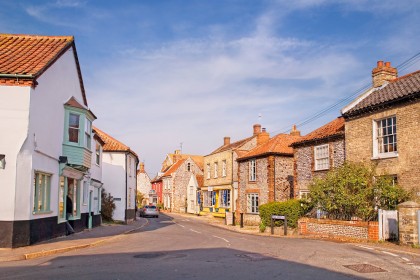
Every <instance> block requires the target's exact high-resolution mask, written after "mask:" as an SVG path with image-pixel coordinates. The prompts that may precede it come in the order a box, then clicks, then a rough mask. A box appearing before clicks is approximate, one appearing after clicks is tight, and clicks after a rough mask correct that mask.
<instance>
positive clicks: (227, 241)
mask: <svg viewBox="0 0 420 280" xmlns="http://www.w3.org/2000/svg"><path fill="white" fill-rule="evenodd" d="M213 237H216V238H219V239H222V240H223V241H225V242H226V243H229V240H227V239H224V238H223V237H219V236H216V235H213Z"/></svg>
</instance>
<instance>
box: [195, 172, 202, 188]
mask: <svg viewBox="0 0 420 280" xmlns="http://www.w3.org/2000/svg"><path fill="white" fill-rule="evenodd" d="M195 178H196V179H197V185H198V187H199V188H201V187H203V186H204V176H203V175H195Z"/></svg>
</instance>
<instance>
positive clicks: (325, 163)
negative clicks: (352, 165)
mask: <svg viewBox="0 0 420 280" xmlns="http://www.w3.org/2000/svg"><path fill="white" fill-rule="evenodd" d="M314 161H315V171H318V170H328V169H330V145H329V144H323V145H318V146H315V147H314Z"/></svg>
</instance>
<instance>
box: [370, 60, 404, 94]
mask: <svg viewBox="0 0 420 280" xmlns="http://www.w3.org/2000/svg"><path fill="white" fill-rule="evenodd" d="M397 77H398V71H397V68H394V67H392V66H391V62H385V65H384V62H383V61H382V60H380V61H378V63H377V66H376V68H374V69H373V70H372V83H373V87H375V88H376V87H380V86H382V85H383V84H384V83H385V82H389V81H392V80H394V79H396V78H397Z"/></svg>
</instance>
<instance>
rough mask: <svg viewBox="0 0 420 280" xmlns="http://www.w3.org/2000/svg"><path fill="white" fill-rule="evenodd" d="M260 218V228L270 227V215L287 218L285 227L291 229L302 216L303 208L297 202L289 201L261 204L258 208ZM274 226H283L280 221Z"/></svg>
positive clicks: (294, 200)
mask: <svg viewBox="0 0 420 280" xmlns="http://www.w3.org/2000/svg"><path fill="white" fill-rule="evenodd" d="M258 211H259V212H260V217H261V224H260V230H262V229H261V228H264V229H265V227H266V226H270V224H271V216H272V215H281V216H286V217H287V226H288V227H291V228H296V227H297V221H298V219H299V218H300V217H302V215H303V208H302V206H301V205H300V202H299V200H296V199H289V200H286V201H275V202H269V203H266V204H262V205H260V206H259V207H258ZM275 225H276V226H281V225H283V221H282V220H278V221H276V223H275Z"/></svg>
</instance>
